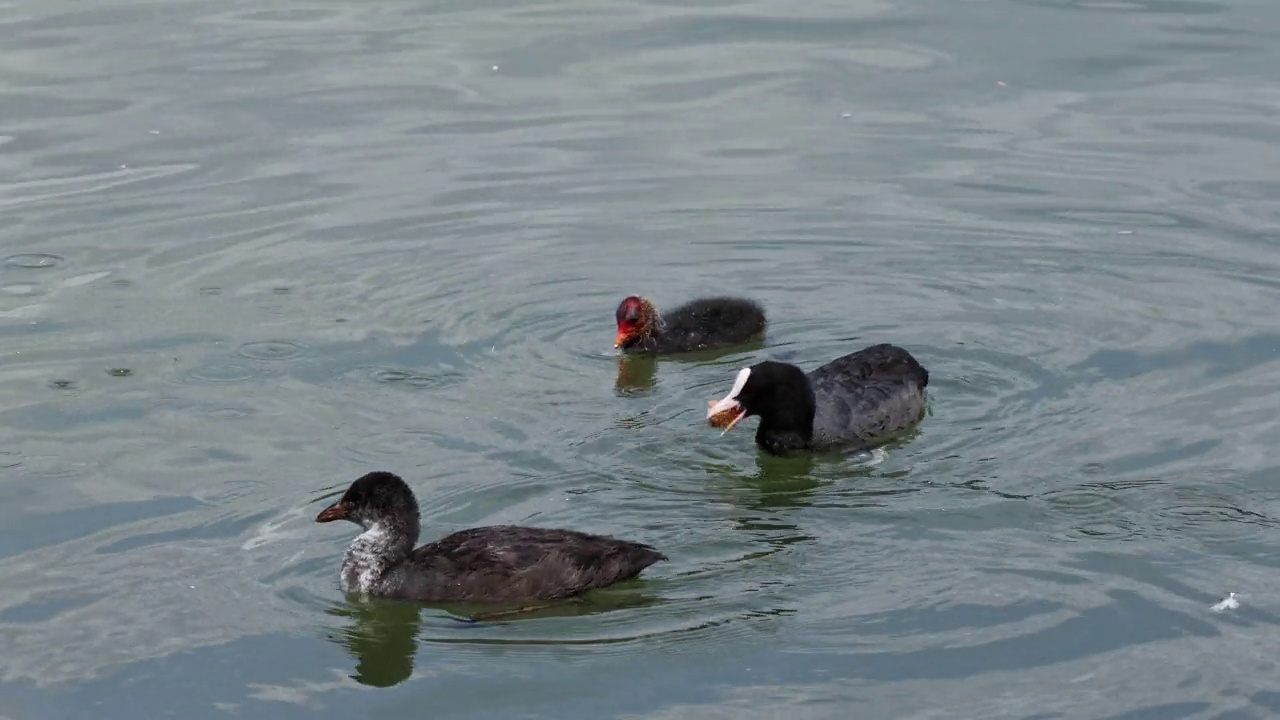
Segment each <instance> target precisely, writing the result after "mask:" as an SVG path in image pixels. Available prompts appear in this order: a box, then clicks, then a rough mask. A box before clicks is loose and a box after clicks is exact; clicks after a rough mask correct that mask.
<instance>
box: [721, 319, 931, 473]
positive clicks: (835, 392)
mask: <svg viewBox="0 0 1280 720" xmlns="http://www.w3.org/2000/svg"><path fill="white" fill-rule="evenodd" d="M928 384H929V372H928V371H927V370H925V369H924V368H923V367H922V366H921V365H920V363H918V362H916V359H915V358H914V357H912V356H911V353H909V352H907V351H906V350H903V349H902V348H900V347H897V346H895V345H888V344H885V345H872V346H871V347H868V348H864V349H862V350H859V351H858V352H856V353H853V354H851V355H845V356H844V357H841V358H836V359H835V360H832V361H831V362H829V363H827V364H826V365H823V366H822V367H820V368H818V369H817V370H814V371H813V372H811V373H809V374H808V375H806V374H805V372H804V371H803V370H801V369H800V368H798V367H796V366H795V365H791V364H789V363H782V362H775V361H773V360H766V361H764V362H761V363H757V364H755V365H752V366H751V367H749V368H743V369H742V370H741V371H739V372H738V377H737V379H736V380H735V381H734V383H733V388H732V389H731V390H729V394H728V395H725V396H724V398H723V399H721V400H719V401H717V402H713V403H711V406H710V407H709V408H708V410H707V420H708V422H710V423H711V424H712V425H715V426H717V427H724V428H725V431H726V432H728V430H729V429H731V428H732V427H733V426H734V425H736V424H738V421H739V420H742V419H743V418H745V417H750V416H752V415H758V416H759V417H760V426H759V427H758V428H757V429H756V444H757V445H759V446H760V447H761V448H763V449H764V450H766V451H768V452H770V453H773V454H775V455H782V454H785V453H787V452H790V451H795V450H829V449H830V450H836V449H838V450H847V451H855V450H869V449H871V448H874V447H876V446H878V445H883V444H885V443H886V442H889V441H890V440H892V439H894V438H895V437H897V436H899V435H901V434H903V433H904V432H906V431H907V430H909V429H911V428H912V427H913V426H915V425H916V424H917V423H918V422H919V421H920V420H921V418H922V417H923V416H924V409H925V387H926V386H927V385H928Z"/></svg>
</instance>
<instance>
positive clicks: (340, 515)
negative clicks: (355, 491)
mask: <svg viewBox="0 0 1280 720" xmlns="http://www.w3.org/2000/svg"><path fill="white" fill-rule="evenodd" d="M346 517H347V506H346V505H343V504H342V501H341V500H339V501H338V502H336V503H334V504H332V505H330V506H329V507H327V508H325V509H323V510H321V511H320V514H319V515H317V516H316V522H333V521H334V520H343V519H345V518H346Z"/></svg>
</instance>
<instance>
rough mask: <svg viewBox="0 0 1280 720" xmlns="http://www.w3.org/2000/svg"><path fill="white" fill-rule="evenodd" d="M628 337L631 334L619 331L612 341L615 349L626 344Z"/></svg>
mask: <svg viewBox="0 0 1280 720" xmlns="http://www.w3.org/2000/svg"><path fill="white" fill-rule="evenodd" d="M630 337H631V333H629V332H627V331H626V330H619V331H618V336H617V337H616V338H614V340H613V346H614V347H616V348H620V347H622V343H624V342H626V341H627V340H628V339H629V338H630Z"/></svg>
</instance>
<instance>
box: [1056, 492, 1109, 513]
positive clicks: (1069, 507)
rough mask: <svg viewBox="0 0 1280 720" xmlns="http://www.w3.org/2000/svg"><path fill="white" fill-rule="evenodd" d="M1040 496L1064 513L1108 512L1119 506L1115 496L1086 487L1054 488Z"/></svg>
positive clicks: (1057, 510) (1058, 511)
mask: <svg viewBox="0 0 1280 720" xmlns="http://www.w3.org/2000/svg"><path fill="white" fill-rule="evenodd" d="M1040 497H1041V498H1043V499H1044V501H1045V502H1047V503H1048V504H1049V507H1050V508H1052V509H1053V510H1054V511H1055V512H1057V513H1061V514H1063V515H1086V514H1090V515H1091V514H1095V513H1106V512H1111V511H1112V510H1115V509H1117V508H1118V507H1119V501H1118V500H1117V499H1116V498H1115V497H1113V496H1110V495H1107V494H1105V493H1103V492H1101V491H1099V490H1096V489H1092V488H1085V487H1079V488H1067V489H1065V490H1052V491H1050V492H1047V493H1044V494H1043V495H1041V496H1040Z"/></svg>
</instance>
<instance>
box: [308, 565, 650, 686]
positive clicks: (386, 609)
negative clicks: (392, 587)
mask: <svg viewBox="0 0 1280 720" xmlns="http://www.w3.org/2000/svg"><path fill="white" fill-rule="evenodd" d="M660 602H662V598H660V597H658V596H657V595H653V594H650V593H648V592H635V591H630V592H629V591H627V590H626V589H618V590H615V589H610V590H602V591H596V592H593V593H589V594H587V595H584V596H582V597H578V598H571V599H568V600H560V601H555V602H549V603H546V604H542V605H525V606H517V605H510V606H507V605H501V604H494V605H457V604H448V605H432V604H426V603H418V602H412V601H406V600H389V599H385V598H364V597H361V596H358V595H352V596H350V597H349V598H348V599H347V600H346V601H345V602H343V603H341V604H339V605H335V606H334V607H332V608H330V609H329V610H328V613H329V614H330V615H333V616H335V617H343V618H349V619H350V620H351V623H350V624H348V625H347V626H346V627H342V628H337V629H335V630H334V631H333V632H331V633H330V635H329V639H331V640H333V641H334V642H336V643H338V644H340V645H342V646H343V647H345V648H346V650H347V652H349V653H350V654H351V656H352V658H353V659H354V660H355V672H354V673H353V674H352V675H351V676H350V677H351V678H352V679H353V680H355V681H356V682H358V683H360V684H361V685H368V686H370V687H380V688H386V687H392V686H395V685H398V684H400V683H402V682H404V681H405V680H408V679H409V678H410V677H411V676H412V675H413V662H414V657H415V656H416V655H417V652H418V647H419V645H420V644H421V643H423V642H428V643H431V642H438V643H487V644H492V643H495V642H499V643H501V642H510V643H512V644H519V643H521V642H522V641H523V642H529V643H536V644H546V643H554V642H556V640H554V639H545V638H540V639H531V638H528V637H524V638H512V639H510V640H503V639H498V638H494V637H493V636H492V635H488V636H485V637H479V636H473V637H468V636H467V632H468V631H470V630H474V629H481V628H486V627H489V628H491V627H494V626H497V625H499V621H516V620H535V619H545V618H556V617H577V616H585V615H596V614H600V613H606V612H612V611H615V610H624V609H635V608H642V607H648V606H651V605H657V604H658V603H660ZM431 610H438V611H443V612H444V613H446V614H445V615H443V616H441V615H436V614H431V615H428V618H427V620H428V627H429V628H431V629H433V630H436V631H437V632H435V633H433V636H432V637H422V636H421V633H422V625H423V618H422V613H423V612H424V611H427V612H430V611H431ZM565 642H573V643H575V644H580V643H590V642H592V641H591V640H573V641H565Z"/></svg>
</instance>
